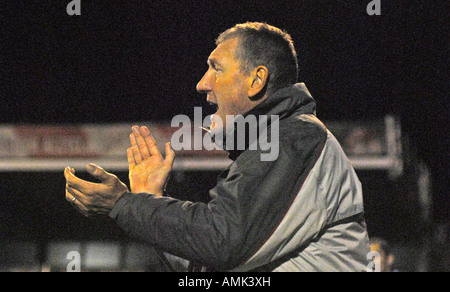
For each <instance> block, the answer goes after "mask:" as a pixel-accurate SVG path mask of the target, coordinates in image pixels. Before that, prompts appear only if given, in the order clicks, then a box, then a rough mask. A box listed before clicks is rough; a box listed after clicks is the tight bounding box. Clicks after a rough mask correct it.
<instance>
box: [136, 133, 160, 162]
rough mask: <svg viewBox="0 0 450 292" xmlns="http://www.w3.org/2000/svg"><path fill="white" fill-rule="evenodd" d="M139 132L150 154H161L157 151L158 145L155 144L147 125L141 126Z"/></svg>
mask: <svg viewBox="0 0 450 292" xmlns="http://www.w3.org/2000/svg"><path fill="white" fill-rule="evenodd" d="M140 132H141V134H142V136H143V137H144V140H145V143H146V144H147V147H148V149H149V150H150V154H151V155H157V156H162V155H161V152H159V149H158V145H157V144H156V140H155V138H153V135H152V133H150V130H149V129H148V128H147V127H141V128H140Z"/></svg>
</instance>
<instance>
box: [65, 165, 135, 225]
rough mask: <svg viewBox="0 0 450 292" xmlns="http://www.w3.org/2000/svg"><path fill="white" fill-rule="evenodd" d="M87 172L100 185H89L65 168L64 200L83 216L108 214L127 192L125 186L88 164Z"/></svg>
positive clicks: (113, 176)
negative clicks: (99, 181) (97, 180)
mask: <svg viewBox="0 0 450 292" xmlns="http://www.w3.org/2000/svg"><path fill="white" fill-rule="evenodd" d="M86 169H87V171H88V172H89V173H90V174H91V175H93V176H94V177H96V178H98V179H100V180H101V182H102V183H91V182H87V181H84V180H81V179H79V178H77V177H76V176H75V170H74V169H73V168H70V167H69V166H68V167H66V169H65V170H64V176H65V178H66V200H67V201H69V202H71V203H72V205H73V206H74V207H75V208H76V209H77V210H78V211H79V212H80V213H82V214H83V215H84V216H86V217H89V216H91V215H94V214H108V213H109V212H110V211H111V210H112V209H113V207H114V205H115V204H116V202H117V201H118V200H119V199H120V198H121V197H122V196H123V195H124V194H125V193H126V192H128V188H127V186H126V185H125V184H124V183H122V182H121V181H120V180H119V179H118V178H117V176H115V175H113V174H110V173H107V172H106V171H105V170H103V169H102V168H101V167H98V166H97V165H95V164H89V165H88V166H87V167H86Z"/></svg>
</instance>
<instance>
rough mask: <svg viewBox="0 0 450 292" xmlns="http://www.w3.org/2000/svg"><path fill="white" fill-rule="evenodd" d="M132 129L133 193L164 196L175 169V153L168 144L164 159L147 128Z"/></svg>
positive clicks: (130, 153) (129, 153)
mask: <svg viewBox="0 0 450 292" xmlns="http://www.w3.org/2000/svg"><path fill="white" fill-rule="evenodd" d="M132 129H133V133H132V134H131V135H130V142H131V147H130V148H128V151H127V156H128V166H129V170H130V174H129V175H130V187H131V191H132V192H133V193H149V194H153V195H156V196H162V195H163V190H164V186H165V184H166V182H167V179H168V177H169V174H170V172H171V171H172V168H173V162H174V160H175V152H174V151H173V150H172V147H171V145H170V143H167V144H166V158H165V159H164V158H163V156H162V155H161V153H160V152H159V150H158V147H157V144H156V141H155V139H154V138H153V136H152V134H151V133H150V131H149V130H148V128H147V127H141V128H139V127H138V126H134V127H133V128H132Z"/></svg>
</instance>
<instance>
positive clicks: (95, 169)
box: [86, 163, 117, 185]
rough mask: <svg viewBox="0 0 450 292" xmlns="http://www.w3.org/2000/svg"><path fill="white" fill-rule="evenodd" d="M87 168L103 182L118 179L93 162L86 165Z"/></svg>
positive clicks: (107, 182)
mask: <svg viewBox="0 0 450 292" xmlns="http://www.w3.org/2000/svg"><path fill="white" fill-rule="evenodd" d="M86 169H87V171H88V172H89V173H90V174H91V175H92V176H94V177H96V178H98V179H99V180H100V181H101V182H102V183H104V184H106V185H107V184H111V183H113V182H115V180H116V179H117V177H116V176H115V175H114V174H111V173H109V172H106V171H105V170H104V169H103V168H101V167H100V166H97V165H95V164H93V163H89V164H88V165H87V166H86Z"/></svg>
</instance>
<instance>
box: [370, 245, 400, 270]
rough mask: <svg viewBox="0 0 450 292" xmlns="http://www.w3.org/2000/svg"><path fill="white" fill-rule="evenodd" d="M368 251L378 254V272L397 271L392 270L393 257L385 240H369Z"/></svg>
mask: <svg viewBox="0 0 450 292" xmlns="http://www.w3.org/2000/svg"><path fill="white" fill-rule="evenodd" d="M370 250H371V251H374V252H378V254H379V255H380V258H379V261H380V262H379V264H380V272H382V273H389V272H398V271H397V270H395V269H393V268H392V267H393V265H394V262H395V255H394V254H393V253H392V250H391V246H390V245H389V243H388V242H387V241H386V240H384V239H382V238H379V237H373V238H371V239H370Z"/></svg>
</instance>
